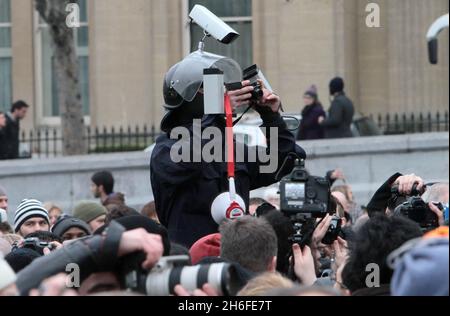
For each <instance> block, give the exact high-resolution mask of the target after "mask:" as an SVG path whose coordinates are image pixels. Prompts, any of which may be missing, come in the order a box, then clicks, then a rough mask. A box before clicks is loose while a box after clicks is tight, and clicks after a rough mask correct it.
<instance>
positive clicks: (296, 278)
mask: <svg viewBox="0 0 450 316" xmlns="http://www.w3.org/2000/svg"><path fill="white" fill-rule="evenodd" d="M343 178H344V175H343V174H342V172H341V171H340V170H335V171H332V172H329V173H328V174H327V177H326V179H327V181H328V182H329V183H330V184H332V183H333V182H335V181H339V179H343ZM336 183H337V182H336ZM336 183H335V184H334V185H333V186H332V187H331V192H332V193H331V200H330V204H329V205H330V206H329V210H328V214H326V215H325V216H324V217H322V218H317V219H315V218H314V219H313V220H308V221H304V222H302V223H303V225H302V227H301V229H299V227H296V225H295V224H296V223H294V225H293V221H292V218H290V217H289V216H286V214H285V213H284V212H281V211H279V210H278V208H279V205H272V204H270V203H268V202H267V201H265V200H263V199H261V198H253V199H251V200H250V207H249V210H250V212H249V214H248V215H246V216H244V217H241V218H238V219H235V220H227V221H224V222H223V223H222V224H221V225H220V227H219V231H218V232H217V233H215V234H212V235H207V236H204V237H202V238H201V239H199V240H198V241H197V242H195V243H194V244H193V245H192V246H191V247H190V249H188V248H186V247H184V246H183V245H180V244H176V243H174V242H172V241H171V240H169V237H168V231H167V229H166V228H165V227H163V226H162V225H161V224H159V223H158V219H157V216H156V212H155V207H154V204H152V203H150V204H148V205H146V206H145V207H144V208H143V210H142V211H141V212H138V211H136V210H134V209H133V208H130V207H128V206H127V205H126V201H125V198H124V195H123V194H120V193H115V192H114V191H113V184H114V180H113V178H112V175H111V174H110V173H108V172H100V173H97V174H95V175H94V176H93V177H92V192H93V193H94V195H95V197H98V198H100V201H99V203H95V202H80V203H79V204H78V205H76V206H75V208H74V209H73V210H71V212H70V213H71V214H72V216H68V215H64V214H63V213H62V211H61V209H59V208H58V207H56V206H55V205H52V204H45V205H44V204H42V203H41V202H40V201H38V200H34V199H26V200H23V201H22V202H21V203H20V205H19V206H18V207H17V209H16V210H9V209H8V197H7V191H6V190H5V189H4V188H3V187H0V203H1V204H0V208H1V213H0V215H1V222H2V223H1V226H0V228H1V233H0V252H1V255H0V256H1V258H0V295H33V296H39V295H42V296H45V295H179V296H188V295H197V296H205V295H209V296H216V295H226V296H236V295H237V296H277V295H279V296H285V295H299V296H306V295H325V296H344V295H354V296H356V295H365V296H372V295H396V296H402V295H448V294H449V293H448V287H449V278H448V266H449V248H448V247H449V245H448V241H449V239H448V238H449V235H448V200H449V187H448V184H444V183H435V184H427V183H425V182H424V180H423V179H421V178H420V177H418V176H415V175H401V174H395V175H393V176H392V177H390V178H389V179H388V180H387V181H386V183H384V184H383V185H382V186H381V187H380V188H379V190H378V191H377V192H376V193H375V195H374V196H373V198H372V199H371V201H369V203H368V204H367V205H366V206H364V207H363V206H360V205H358V204H357V203H356V202H355V201H354V200H353V195H352V190H351V187H350V186H349V185H347V184H345V185H336ZM273 204H276V203H275V202H273ZM7 212H13V214H14V222H13V223H12V224H13V225H9V223H8V216H7V214H8V213H7ZM294 222H295V221H294ZM297 224H298V223H297ZM297 229H298V230H297ZM300 230H301V231H300ZM299 234H300V235H301V236H300V235H299ZM296 238H299V239H296ZM68 267H69V269H68ZM69 272H70V273H69Z"/></svg>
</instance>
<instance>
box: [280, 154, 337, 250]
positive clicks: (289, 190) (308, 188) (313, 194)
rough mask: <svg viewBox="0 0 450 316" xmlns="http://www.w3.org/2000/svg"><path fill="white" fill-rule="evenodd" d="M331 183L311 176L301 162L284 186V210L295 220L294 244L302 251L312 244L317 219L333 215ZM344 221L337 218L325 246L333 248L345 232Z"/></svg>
mask: <svg viewBox="0 0 450 316" xmlns="http://www.w3.org/2000/svg"><path fill="white" fill-rule="evenodd" d="M330 201H331V191H330V183H329V182H328V180H327V179H325V178H322V177H316V176H311V175H310V174H309V173H308V171H307V170H306V169H305V161H304V160H297V161H296V166H295V168H294V169H293V170H292V172H291V174H289V175H287V176H286V177H284V178H283V179H282V180H281V182H280V210H281V212H282V213H283V214H284V215H285V216H287V217H289V218H290V219H291V222H292V223H293V227H294V235H293V236H292V237H291V238H290V240H291V242H292V243H297V244H299V245H300V246H301V247H303V246H305V245H307V244H309V243H310V241H311V237H312V234H313V232H314V229H315V228H316V225H317V224H316V219H317V218H324V217H325V216H326V215H327V214H328V212H329V211H330V204H331V203H330ZM341 226H342V220H341V219H340V218H339V217H337V216H333V218H332V221H331V224H330V226H329V228H328V231H327V233H326V235H325V237H324V238H323V239H322V243H324V244H332V243H333V242H334V241H335V240H336V239H337V237H338V236H340V235H341V234H342V231H341Z"/></svg>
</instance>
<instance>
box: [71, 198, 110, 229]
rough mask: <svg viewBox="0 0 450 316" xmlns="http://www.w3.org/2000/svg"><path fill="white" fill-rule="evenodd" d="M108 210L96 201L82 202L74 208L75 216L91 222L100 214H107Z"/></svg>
mask: <svg viewBox="0 0 450 316" xmlns="http://www.w3.org/2000/svg"><path fill="white" fill-rule="evenodd" d="M107 212H108V211H107V210H106V208H105V207H104V206H103V205H100V204H98V203H95V202H81V203H78V205H77V206H75V208H74V209H73V214H72V215H73V217H76V218H78V219H81V220H82V221H84V222H86V223H88V224H89V222H91V221H93V220H94V219H96V218H97V217H99V216H102V215H106V214H107Z"/></svg>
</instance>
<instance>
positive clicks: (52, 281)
mask: <svg viewBox="0 0 450 316" xmlns="http://www.w3.org/2000/svg"><path fill="white" fill-rule="evenodd" d="M67 278H68V276H67V275H66V274H64V273H60V274H57V275H55V276H52V277H50V278H48V279H45V280H44V281H42V283H41V285H40V287H39V289H33V290H31V291H30V296H78V293H77V292H76V291H75V290H73V289H70V288H67Z"/></svg>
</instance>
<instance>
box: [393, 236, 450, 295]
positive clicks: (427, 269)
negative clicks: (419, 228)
mask: <svg viewBox="0 0 450 316" xmlns="http://www.w3.org/2000/svg"><path fill="white" fill-rule="evenodd" d="M448 265H449V240H448V238H431V239H424V240H422V241H420V242H419V243H418V244H417V245H415V246H414V247H413V248H412V249H410V250H409V251H407V252H406V253H405V254H404V255H403V257H402V258H401V259H400V260H398V262H397V263H396V264H395V269H394V274H393V276H392V280H391V293H392V295H394V296H448V295H449V271H448Z"/></svg>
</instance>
